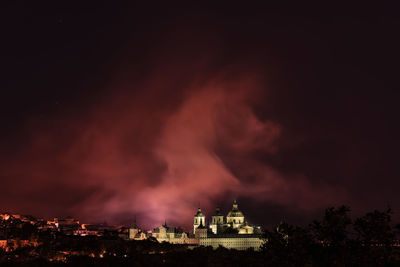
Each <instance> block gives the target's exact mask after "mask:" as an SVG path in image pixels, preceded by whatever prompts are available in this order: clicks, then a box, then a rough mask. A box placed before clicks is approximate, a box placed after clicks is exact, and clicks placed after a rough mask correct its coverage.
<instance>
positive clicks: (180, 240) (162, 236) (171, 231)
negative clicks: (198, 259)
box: [151, 222, 199, 245]
mask: <svg viewBox="0 0 400 267" xmlns="http://www.w3.org/2000/svg"><path fill="white" fill-rule="evenodd" d="M151 236H152V237H154V238H156V239H157V241H158V242H169V243H172V244H191V245H198V244H199V240H198V239H196V238H195V237H194V236H193V235H192V234H188V233H185V232H184V231H183V230H182V229H181V228H175V227H169V226H168V225H167V222H165V223H164V225H161V226H159V227H157V228H155V229H154V230H153V232H152V233H151Z"/></svg>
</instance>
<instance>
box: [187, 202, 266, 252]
mask: <svg viewBox="0 0 400 267" xmlns="http://www.w3.org/2000/svg"><path fill="white" fill-rule="evenodd" d="M193 230H194V234H195V237H196V238H197V239H198V240H199V245H201V246H212V247H213V248H218V247H219V246H223V247H226V248H233V249H238V250H246V249H249V248H252V249H254V250H258V249H260V247H261V245H262V244H263V242H264V239H263V238H262V231H261V228H260V227H255V226H250V225H248V224H247V222H246V221H245V218H244V215H243V213H242V212H241V211H240V210H239V207H238V204H237V203H236V200H235V201H234V202H233V206H232V210H230V211H229V212H228V214H227V216H226V217H224V216H223V215H222V214H221V210H220V208H219V207H217V208H216V211H215V213H214V214H213V215H212V216H211V222H210V224H209V225H208V227H207V226H206V224H205V216H204V215H203V213H202V212H201V209H200V207H199V208H198V210H197V213H196V214H195V215H194V224H193Z"/></svg>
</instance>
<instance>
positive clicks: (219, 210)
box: [212, 207, 223, 216]
mask: <svg viewBox="0 0 400 267" xmlns="http://www.w3.org/2000/svg"><path fill="white" fill-rule="evenodd" d="M212 216H223V215H222V214H221V209H220V208H219V207H217V208H216V209H215V213H214V214H213V215H212Z"/></svg>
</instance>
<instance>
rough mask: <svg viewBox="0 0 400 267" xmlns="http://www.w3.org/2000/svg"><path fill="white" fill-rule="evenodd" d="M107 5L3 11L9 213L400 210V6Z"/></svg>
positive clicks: (184, 215) (152, 219)
mask: <svg viewBox="0 0 400 267" xmlns="http://www.w3.org/2000/svg"><path fill="white" fill-rule="evenodd" d="M99 2H101V1H98V2H96V3H95V4H94V3H91V4H89V3H88V4H82V3H80V4H71V3H69V1H57V3H55V4H54V3H53V4H49V5H37V4H35V3H33V2H32V3H28V1H26V2H23V1H20V2H18V1H12V2H11V1H9V3H7V4H2V5H3V7H2V11H3V13H4V14H3V15H2V16H1V19H0V23H1V29H2V30H1V44H0V49H1V52H0V53H1V54H0V55H1V64H0V66H1V69H0V71H1V74H2V75H1V80H0V88H1V97H0V125H1V132H0V181H1V188H2V193H1V194H0V211H10V212H14V213H25V214H26V213H29V214H33V215H37V216H44V217H46V218H51V217H55V216H68V215H72V216H75V217H78V218H80V219H81V221H85V222H102V221H108V222H111V223H129V222H132V220H133V216H134V215H136V216H137V218H138V221H139V223H141V224H142V225H144V226H146V227H153V226H156V225H159V224H161V223H162V222H163V221H164V218H166V219H167V221H169V222H171V224H175V225H177V224H179V225H183V226H185V227H187V228H188V229H190V228H189V226H190V225H191V223H192V216H193V215H194V213H195V211H196V207H197V203H198V202H200V203H201V205H202V207H203V210H204V211H205V213H206V214H211V213H212V212H213V210H214V207H215V205H217V204H218V205H221V206H222V207H223V208H224V211H225V212H227V211H228V209H229V208H230V205H231V203H232V201H233V199H237V200H238V202H239V207H240V208H241V209H242V210H243V212H244V213H245V215H246V216H247V219H248V220H249V221H250V223H254V224H261V225H272V224H275V223H277V222H279V220H280V219H281V218H282V217H285V218H286V219H287V220H288V221H289V222H292V223H306V222H308V221H309V220H310V219H312V218H315V216H320V214H321V211H322V210H323V209H324V208H325V207H328V206H331V205H340V204H346V205H349V206H351V208H352V210H353V214H354V215H355V216H357V215H359V214H361V213H363V212H366V211H369V210H372V209H375V208H379V209H381V208H385V207H386V205H388V204H389V205H391V206H392V207H393V208H394V210H395V211H398V209H399V207H400V197H399V194H398V192H397V191H398V188H399V186H400V180H399V179H398V178H399V173H398V159H399V156H398V151H399V147H400V146H399V139H398V137H399V136H400V133H399V120H398V115H399V114H400V112H399V108H398V102H399V89H400V88H399V84H400V83H399V62H400V52H399V47H400V37H399V36H400V35H399V30H400V17H399V16H398V14H397V13H398V12H397V9H396V8H395V7H389V6H386V7H380V6H369V7H360V8H359V10H357V11H352V10H350V9H348V8H347V9H346V10H344V8H340V7H337V8H322V7H321V9H318V8H317V7H314V9H309V8H306V7H302V8H296V7H293V8H291V10H297V12H288V9H278V8H275V7H274V8H273V7H271V6H250V5H248V6H246V5H245V4H244V2H243V3H242V4H241V5H237V6H235V5H232V4H230V5H226V4H219V5H216V4H214V5H212V6H207V4H206V3H199V4H197V5H192V6H181V5H180V6H178V5H177V6H168V5H163V6H160V5H156V4H155V3H154V4H153V5H149V6H143V5H134V4H131V5H116V4H115V3H114V4H112V3H111V1H109V2H101V3H99ZM395 217H396V218H399V219H400V216H397V215H395Z"/></svg>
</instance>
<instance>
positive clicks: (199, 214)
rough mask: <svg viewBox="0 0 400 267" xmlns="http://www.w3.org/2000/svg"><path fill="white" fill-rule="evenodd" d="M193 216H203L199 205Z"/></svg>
mask: <svg viewBox="0 0 400 267" xmlns="http://www.w3.org/2000/svg"><path fill="white" fill-rule="evenodd" d="M194 217H204V214H203V213H202V212H201V209H200V207H199V209H198V210H197V213H196V214H195V215H194Z"/></svg>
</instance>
